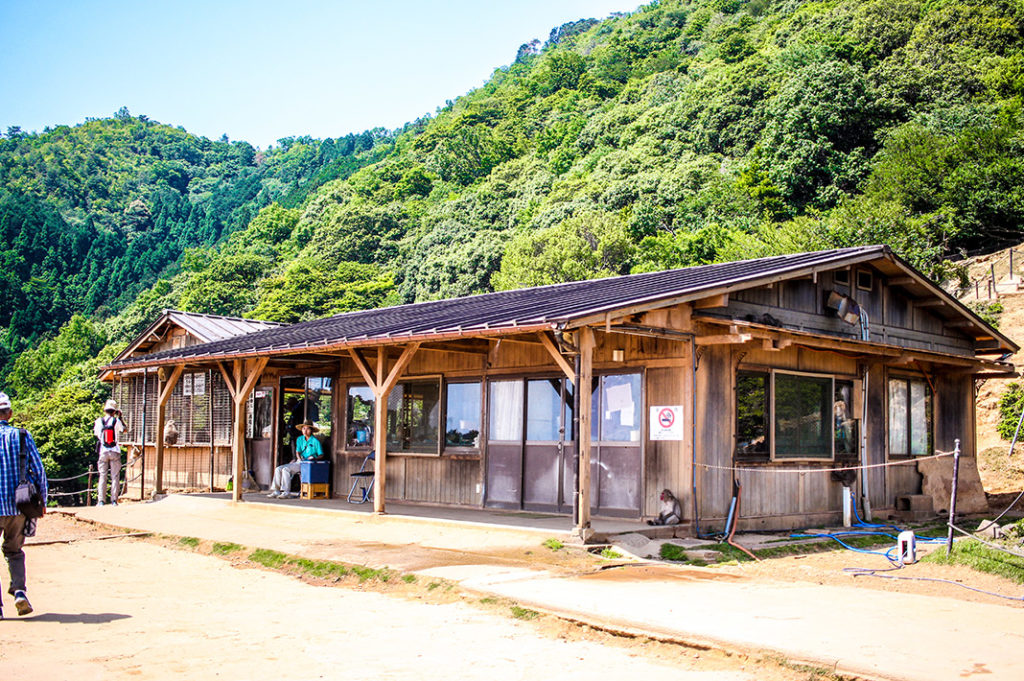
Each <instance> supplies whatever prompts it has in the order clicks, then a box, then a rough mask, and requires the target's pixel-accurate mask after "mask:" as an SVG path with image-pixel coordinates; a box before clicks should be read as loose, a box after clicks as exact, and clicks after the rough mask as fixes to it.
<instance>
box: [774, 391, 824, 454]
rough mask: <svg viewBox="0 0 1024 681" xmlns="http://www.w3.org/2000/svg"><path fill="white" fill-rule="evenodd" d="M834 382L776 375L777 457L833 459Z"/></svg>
mask: <svg viewBox="0 0 1024 681" xmlns="http://www.w3.org/2000/svg"><path fill="white" fill-rule="evenodd" d="M832 407H833V403H832V379H831V378H821V377H817V376H796V375H793V374H776V375H775V457H776V458H796V459H804V458H823V459H830V458H832V442H831V439H832V432H831V431H832V427H831V426H832V421H831V414H832Z"/></svg>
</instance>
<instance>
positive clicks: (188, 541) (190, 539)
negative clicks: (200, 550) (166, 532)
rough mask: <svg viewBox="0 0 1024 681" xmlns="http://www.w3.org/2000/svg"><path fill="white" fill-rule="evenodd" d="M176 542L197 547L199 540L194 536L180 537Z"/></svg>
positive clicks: (192, 547)
mask: <svg viewBox="0 0 1024 681" xmlns="http://www.w3.org/2000/svg"><path fill="white" fill-rule="evenodd" d="M178 543H179V544H181V545H182V546H187V547H189V548H190V549H194V548H197V547H198V546H199V540H198V539H196V538H195V537H182V538H181V539H179V540H178Z"/></svg>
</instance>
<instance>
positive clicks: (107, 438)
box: [100, 416, 117, 447]
mask: <svg viewBox="0 0 1024 681" xmlns="http://www.w3.org/2000/svg"><path fill="white" fill-rule="evenodd" d="M116 425H117V417H116V416H115V417H114V418H112V419H111V420H110V423H107V420H106V419H103V430H102V431H100V443H101V444H102V445H103V446H104V447H113V446H115V445H117V432H116V431H115V430H114V426H116Z"/></svg>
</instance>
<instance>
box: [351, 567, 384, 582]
mask: <svg viewBox="0 0 1024 681" xmlns="http://www.w3.org/2000/svg"><path fill="white" fill-rule="evenodd" d="M352 572H354V573H355V575H356V577H358V578H359V581H360V582H365V581H366V580H368V579H376V580H378V581H381V582H386V581H388V580H389V579H391V575H390V573H388V571H387V570H378V569H375V568H368V567H363V566H361V565H355V566H353V567H352Z"/></svg>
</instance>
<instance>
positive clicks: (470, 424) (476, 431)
mask: <svg viewBox="0 0 1024 681" xmlns="http://www.w3.org/2000/svg"><path fill="white" fill-rule="evenodd" d="M446 414H447V417H446V421H445V444H447V445H450V446H452V447H479V446H480V444H479V442H478V438H479V435H480V384H479V383H449V384H448V402H447V409H446Z"/></svg>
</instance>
